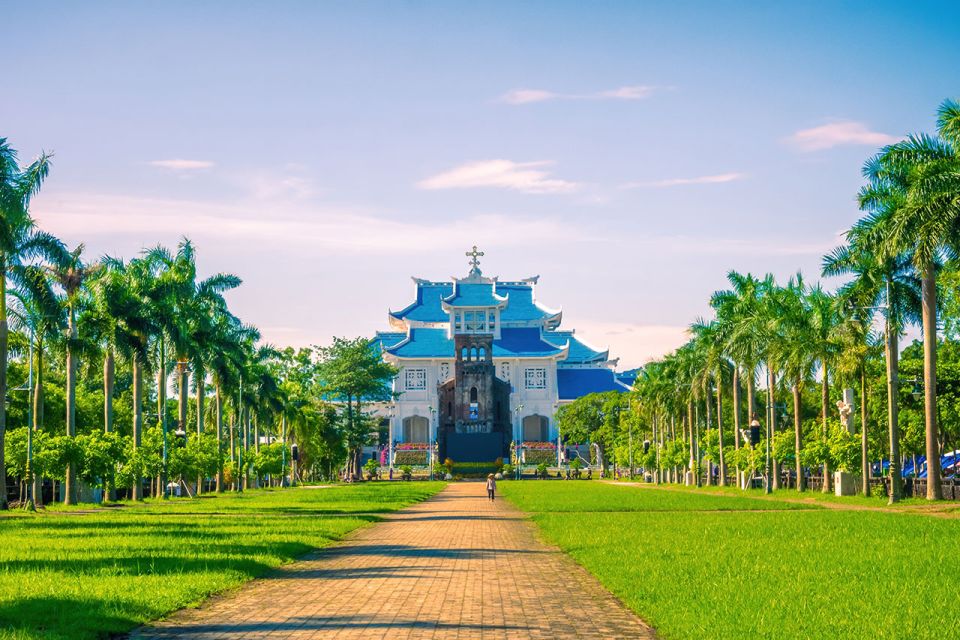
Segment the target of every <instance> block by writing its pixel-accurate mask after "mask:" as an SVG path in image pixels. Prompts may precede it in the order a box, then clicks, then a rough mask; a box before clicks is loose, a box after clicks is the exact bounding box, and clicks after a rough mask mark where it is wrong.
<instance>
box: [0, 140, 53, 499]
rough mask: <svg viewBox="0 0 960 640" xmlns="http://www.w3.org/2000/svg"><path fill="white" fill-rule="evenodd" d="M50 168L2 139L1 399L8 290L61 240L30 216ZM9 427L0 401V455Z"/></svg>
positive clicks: (1, 480)
mask: <svg viewBox="0 0 960 640" xmlns="http://www.w3.org/2000/svg"><path fill="white" fill-rule="evenodd" d="M49 170H50V156H49V155H47V154H41V155H40V157H39V158H37V159H36V160H35V161H34V162H32V163H30V164H29V165H27V166H25V167H21V166H20V164H19V162H18V160H17V152H16V151H14V150H13V149H12V148H11V147H10V145H9V144H8V143H7V139H6V138H0V398H5V397H6V395H7V357H8V353H7V342H8V339H9V328H8V324H7V323H8V318H7V290H8V287H9V282H11V281H12V282H13V284H14V285H17V284H20V283H21V282H22V280H23V275H24V268H25V263H27V262H29V261H30V260H33V259H34V258H40V257H45V256H46V255H49V254H50V253H52V252H55V251H58V250H59V248H60V246H61V245H60V241H59V240H57V239H56V238H54V237H53V236H51V235H50V234H48V233H44V232H43V231H39V230H37V228H36V227H35V225H34V222H33V218H31V217H30V212H29V210H30V201H31V199H32V198H33V196H34V195H36V193H37V192H38V191H39V190H40V186H41V185H42V184H43V181H44V178H46V177H47V174H48V172H49ZM6 429H7V412H6V404H5V403H4V402H0V457H2V454H3V449H4V435H5V433H6ZM0 486H2V487H5V486H6V471H5V469H4V468H2V467H0ZM6 508H7V496H6V492H5V491H0V509H6Z"/></svg>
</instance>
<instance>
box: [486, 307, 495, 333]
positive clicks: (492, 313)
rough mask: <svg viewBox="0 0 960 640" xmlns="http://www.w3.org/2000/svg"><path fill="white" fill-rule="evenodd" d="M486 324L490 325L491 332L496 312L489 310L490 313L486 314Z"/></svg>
mask: <svg viewBox="0 0 960 640" xmlns="http://www.w3.org/2000/svg"><path fill="white" fill-rule="evenodd" d="M487 324H489V325H490V332H491V333H492V332H493V328H494V327H496V326H497V314H495V313H494V312H493V311H491V312H490V315H488V316H487Z"/></svg>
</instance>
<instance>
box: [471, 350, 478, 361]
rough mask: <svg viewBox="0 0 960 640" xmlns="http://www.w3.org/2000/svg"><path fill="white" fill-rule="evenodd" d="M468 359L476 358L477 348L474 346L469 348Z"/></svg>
mask: <svg viewBox="0 0 960 640" xmlns="http://www.w3.org/2000/svg"><path fill="white" fill-rule="evenodd" d="M470 359H471V360H476V359H477V348H476V347H473V348H472V349H470Z"/></svg>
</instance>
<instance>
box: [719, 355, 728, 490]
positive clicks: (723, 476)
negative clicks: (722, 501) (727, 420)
mask: <svg viewBox="0 0 960 640" xmlns="http://www.w3.org/2000/svg"><path fill="white" fill-rule="evenodd" d="M722 382H723V371H722V370H717V442H718V446H719V448H720V486H721V487H725V486H727V463H726V460H725V459H724V455H723V384H721V383H722Z"/></svg>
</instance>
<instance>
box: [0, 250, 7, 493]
mask: <svg viewBox="0 0 960 640" xmlns="http://www.w3.org/2000/svg"><path fill="white" fill-rule="evenodd" d="M8 338H9V328H8V327H7V265H6V261H5V260H4V261H0V459H3V456H4V453H5V451H6V450H5V448H4V447H5V442H4V440H5V438H6V434H7V403H6V401H4V398H6V397H7V340H8ZM7 506H8V505H7V469H6V465H5V464H0V510H5V509H7Z"/></svg>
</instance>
